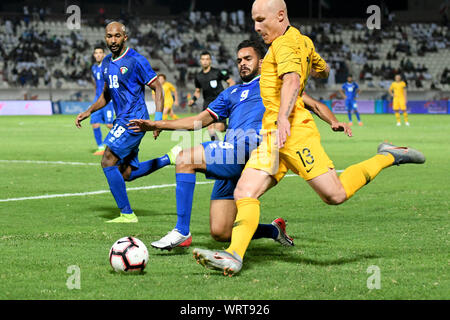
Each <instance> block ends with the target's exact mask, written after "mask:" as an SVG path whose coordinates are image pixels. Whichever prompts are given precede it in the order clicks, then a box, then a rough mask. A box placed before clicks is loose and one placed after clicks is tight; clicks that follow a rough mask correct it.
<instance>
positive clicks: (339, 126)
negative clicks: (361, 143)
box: [331, 122, 353, 137]
mask: <svg viewBox="0 0 450 320" xmlns="http://www.w3.org/2000/svg"><path fill="white" fill-rule="evenodd" d="M331 130H333V131H344V133H345V134H346V135H347V136H349V137H353V133H352V129H351V128H350V126H349V125H348V124H347V123H345V122H332V123H331Z"/></svg>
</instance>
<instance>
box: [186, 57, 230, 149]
mask: <svg viewBox="0 0 450 320" xmlns="http://www.w3.org/2000/svg"><path fill="white" fill-rule="evenodd" d="M200 65H201V67H202V70H201V71H200V72H199V73H197V74H196V75H195V92H194V95H193V97H192V99H191V100H189V102H188V104H189V106H192V105H193V104H194V103H195V101H197V99H198V98H200V93H202V94H203V110H206V108H207V107H208V105H209V104H210V103H211V102H212V101H213V100H214V99H215V98H217V96H218V95H219V93H221V92H222V91H223V85H222V81H226V82H227V84H228V86H229V87H230V86H233V85H234V84H235V82H234V80H233V79H232V78H231V77H230V75H229V74H228V71H226V70H219V69H216V68H213V67H212V66H211V54H210V53H209V52H208V51H203V52H202V53H201V55H200ZM226 123H227V122H226V120H218V121H217V122H215V123H213V124H211V125H209V126H208V133H209V136H210V137H211V141H214V140H219V137H218V135H217V133H216V131H220V132H224V131H225V129H226Z"/></svg>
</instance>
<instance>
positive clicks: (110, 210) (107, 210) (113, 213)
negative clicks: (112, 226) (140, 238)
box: [92, 206, 177, 220]
mask: <svg viewBox="0 0 450 320" xmlns="http://www.w3.org/2000/svg"><path fill="white" fill-rule="evenodd" d="M92 210H93V211H95V212H100V214H99V215H98V216H99V217H102V218H104V219H105V220H110V219H114V218H117V217H118V216H119V210H118V209H117V207H113V206H111V207H106V206H102V207H93V208H92ZM136 212H137V213H136V215H137V216H138V218H139V217H151V216H160V215H168V216H169V215H175V216H176V215H177V214H176V213H173V212H160V211H152V210H149V209H137V210H136Z"/></svg>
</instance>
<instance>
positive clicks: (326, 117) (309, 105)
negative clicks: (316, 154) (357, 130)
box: [302, 92, 352, 137]
mask: <svg viewBox="0 0 450 320" xmlns="http://www.w3.org/2000/svg"><path fill="white" fill-rule="evenodd" d="M302 98H303V102H304V103H305V108H306V109H308V110H310V111H312V112H314V113H315V114H316V115H317V116H318V117H319V118H320V119H322V120H323V121H325V122H326V123H328V124H329V125H330V126H331V129H332V130H333V131H344V132H345V134H346V135H347V136H349V137H351V136H352V129H350V127H349V126H348V125H347V124H346V123H344V122H339V121H338V119H337V118H336V116H335V115H334V113H333V112H332V111H331V110H330V108H328V107H327V106H326V105H325V104H323V103H322V102H320V101H318V100H316V99H314V98H312V97H310V96H309V95H308V94H306V93H305V92H304V93H303V95H302Z"/></svg>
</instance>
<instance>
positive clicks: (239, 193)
mask: <svg viewBox="0 0 450 320" xmlns="http://www.w3.org/2000/svg"><path fill="white" fill-rule="evenodd" d="M252 19H253V21H254V23H255V30H256V31H257V32H258V33H259V34H260V35H261V36H262V38H263V40H264V42H265V43H266V44H270V47H269V50H268V52H267V54H266V56H265V58H264V61H263V63H262V67H261V79H260V87H261V98H262V100H263V103H264V106H265V107H266V111H265V113H264V116H263V120H262V132H261V134H262V136H263V140H262V142H261V144H260V145H259V146H258V148H257V149H255V150H253V152H252V154H251V156H250V159H249V160H248V162H247V164H246V166H245V169H244V171H243V172H242V174H241V177H240V179H239V181H238V184H237V186H236V188H235V191H234V199H235V201H236V207H237V214H236V219H235V223H234V225H233V230H232V234H231V243H230V246H229V247H228V248H227V249H225V250H224V251H220V250H219V251H212V250H204V249H194V250H193V254H194V257H195V259H196V260H197V262H199V263H200V264H202V265H204V266H206V267H212V268H215V269H218V270H221V271H222V272H223V273H224V274H225V275H230V276H231V275H233V274H235V273H237V272H239V271H240V270H241V268H242V264H243V257H244V254H245V252H246V250H247V247H248V245H249V244H250V241H251V239H252V237H253V234H254V232H255V230H256V228H257V226H258V223H259V216H260V202H259V200H258V199H259V197H260V196H262V195H263V194H264V193H265V192H266V191H267V190H269V189H270V188H272V187H273V186H275V185H276V184H277V183H278V182H279V181H280V180H281V179H282V178H283V177H284V175H285V174H286V173H287V171H288V170H291V171H293V172H294V173H295V174H297V175H299V176H301V177H302V178H303V179H304V180H306V181H307V182H308V184H309V185H310V186H311V187H312V188H313V190H314V191H316V193H317V194H318V195H319V196H320V197H321V199H322V200H323V201H324V202H325V203H327V204H330V205H337V204H341V203H343V202H344V201H346V200H347V199H349V198H350V197H352V196H353V195H354V194H355V193H356V191H358V190H359V189H360V188H361V187H363V186H364V185H365V184H367V183H368V182H370V181H371V180H373V179H374V178H375V177H376V176H377V174H378V173H379V172H380V171H381V170H382V169H383V168H386V167H389V166H391V165H392V164H402V163H423V162H425V157H424V156H423V154H422V153H420V152H419V151H417V150H414V149H410V148H403V147H396V146H394V145H391V144H388V143H382V144H380V145H379V146H378V152H377V153H378V154H377V155H375V156H374V157H372V158H370V159H368V160H365V161H363V162H360V163H358V164H355V165H352V166H350V167H348V168H347V169H345V170H344V172H343V173H342V174H341V175H340V176H339V177H338V175H337V173H336V170H335V169H334V165H333V162H332V161H331V160H330V159H329V157H328V156H327V154H326V153H325V150H324V149H323V147H322V145H321V143H320V134H319V131H318V130H317V127H316V125H315V123H314V120H313V118H312V116H311V114H310V112H309V111H308V110H306V109H305V105H304V102H303V100H302V98H301V97H302V93H303V90H304V88H305V85H306V80H307V79H308V76H309V75H310V74H311V75H312V76H314V77H318V78H327V77H328V73H329V68H328V66H327V64H326V62H325V61H324V60H323V59H322V58H321V57H320V56H319V55H318V54H317V53H316V52H315V49H314V45H313V43H312V41H311V40H310V39H309V38H308V37H306V36H303V35H302V34H301V33H300V31H299V30H297V29H296V28H294V27H292V26H290V23H289V19H288V16H287V9H286V4H285V2H284V1H283V0H255V2H254V3H253V7H252ZM325 117H326V115H325ZM322 120H325V121H326V122H328V123H331V122H332V121H331V117H330V116H329V119H326V118H325V119H323V118H322ZM336 126H337V127H336ZM332 128H333V126H332ZM345 128H346V127H345V124H344V123H340V122H338V123H337V124H335V127H334V128H333V130H334V129H337V130H338V131H344V132H345Z"/></svg>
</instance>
